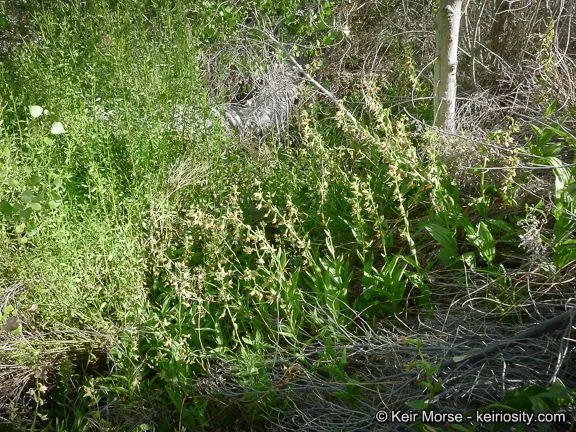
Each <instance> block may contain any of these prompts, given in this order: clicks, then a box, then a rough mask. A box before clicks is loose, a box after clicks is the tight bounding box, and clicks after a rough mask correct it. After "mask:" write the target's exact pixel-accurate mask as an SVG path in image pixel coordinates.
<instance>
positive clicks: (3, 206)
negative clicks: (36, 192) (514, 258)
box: [0, 201, 14, 218]
mask: <svg viewBox="0 0 576 432" xmlns="http://www.w3.org/2000/svg"><path fill="white" fill-rule="evenodd" d="M0 213H1V214H2V215H4V216H5V217H7V218H11V217H12V215H13V214H14V207H12V204H10V203H9V202H8V201H0Z"/></svg>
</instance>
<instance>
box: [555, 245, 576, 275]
mask: <svg viewBox="0 0 576 432" xmlns="http://www.w3.org/2000/svg"><path fill="white" fill-rule="evenodd" d="M554 252H555V253H556V267H558V269H559V270H562V269H563V268H564V267H566V266H569V265H570V264H572V263H573V262H574V261H576V239H568V240H564V241H563V242H561V243H558V244H557V245H556V247H555V248H554Z"/></svg>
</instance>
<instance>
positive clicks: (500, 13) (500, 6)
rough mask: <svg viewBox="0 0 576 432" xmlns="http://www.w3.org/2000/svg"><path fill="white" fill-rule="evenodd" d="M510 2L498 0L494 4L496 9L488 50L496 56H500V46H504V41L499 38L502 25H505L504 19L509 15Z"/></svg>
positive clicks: (502, 30) (502, 28) (502, 29)
mask: <svg viewBox="0 0 576 432" xmlns="http://www.w3.org/2000/svg"><path fill="white" fill-rule="evenodd" d="M511 7H512V3H511V2H510V1H508V0H500V1H499V2H498V3H497V5H496V10H495V13H494V24H492V28H491V29H490V37H489V39H490V50H491V51H492V53H494V55H495V56H496V57H498V56H502V47H503V46H504V43H503V42H504V41H503V40H502V39H501V36H502V33H503V32H504V27H505V26H506V21H507V20H508V16H509V15H510V9H511Z"/></svg>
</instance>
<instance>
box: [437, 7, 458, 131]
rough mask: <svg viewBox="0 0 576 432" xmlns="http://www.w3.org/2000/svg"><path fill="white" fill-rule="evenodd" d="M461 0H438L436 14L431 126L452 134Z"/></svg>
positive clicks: (454, 125) (454, 113) (454, 127)
mask: <svg viewBox="0 0 576 432" xmlns="http://www.w3.org/2000/svg"><path fill="white" fill-rule="evenodd" d="M461 16H462V0H440V1H439V7H438V15H437V16H436V52H437V59H436V64H435V68H434V126H436V127H438V128H440V129H442V130H444V131H445V132H448V133H452V132H454V131H455V130H456V71H457V68H458V34H459V32H460V18H461Z"/></svg>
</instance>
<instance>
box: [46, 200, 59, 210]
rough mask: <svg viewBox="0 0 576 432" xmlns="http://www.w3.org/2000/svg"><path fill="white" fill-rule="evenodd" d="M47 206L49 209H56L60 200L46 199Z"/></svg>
mask: <svg viewBox="0 0 576 432" xmlns="http://www.w3.org/2000/svg"><path fill="white" fill-rule="evenodd" d="M48 207H50V210H54V209H57V208H58V207H60V201H55V200H50V201H48Z"/></svg>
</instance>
